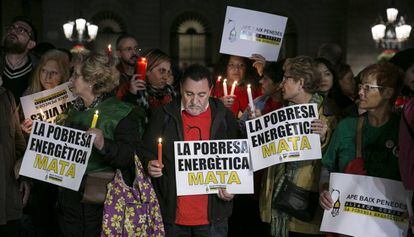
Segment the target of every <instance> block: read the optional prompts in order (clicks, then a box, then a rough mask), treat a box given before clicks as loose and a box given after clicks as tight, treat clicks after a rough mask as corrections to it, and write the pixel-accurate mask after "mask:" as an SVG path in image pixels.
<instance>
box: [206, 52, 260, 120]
mask: <svg viewBox="0 0 414 237" xmlns="http://www.w3.org/2000/svg"><path fill="white" fill-rule="evenodd" d="M252 61H253V66H255V67H256V70H257V72H256V71H255V69H254V68H253V67H251V65H252ZM265 62H266V61H265V59H264V58H263V56H261V55H258V54H253V55H252V57H251V58H250V60H249V58H245V57H240V56H235V55H223V56H222V57H221V59H220V63H219V64H218V67H219V68H218V69H217V71H218V72H216V74H217V75H219V74H220V75H222V78H221V83H220V84H216V85H215V86H214V89H213V92H212V95H213V96H214V97H216V98H219V99H220V100H221V101H222V102H223V103H224V106H226V107H227V108H229V109H230V110H231V111H232V112H233V114H234V116H236V118H238V117H240V116H241V115H242V113H243V112H244V110H245V109H246V108H247V105H248V104H249V100H248V97H247V85H248V84H251V85H252V95H253V99H255V98H256V97H258V96H260V95H261V88H260V85H259V84H258V83H257V82H258V81H259V80H256V79H258V77H260V76H261V75H263V68H264V66H265ZM220 67H224V68H220ZM258 74H259V75H258ZM224 79H227V82H226V83H227V88H226V89H227V91H228V94H227V95H224V92H223V84H222V82H224ZM234 82H237V87H236V88H235V90H234V94H233V95H231V87H232V85H233V83H234Z"/></svg>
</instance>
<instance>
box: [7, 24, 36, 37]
mask: <svg viewBox="0 0 414 237" xmlns="http://www.w3.org/2000/svg"><path fill="white" fill-rule="evenodd" d="M6 31H8V32H11V31H14V32H16V33H17V34H19V35H21V34H23V33H26V34H27V35H28V36H29V37H32V34H31V33H30V31H29V30H28V29H26V28H24V27H22V26H19V25H9V26H7V27H6Z"/></svg>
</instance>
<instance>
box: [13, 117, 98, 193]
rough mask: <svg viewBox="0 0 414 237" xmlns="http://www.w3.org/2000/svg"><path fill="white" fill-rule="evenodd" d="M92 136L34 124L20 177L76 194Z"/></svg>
mask: <svg viewBox="0 0 414 237" xmlns="http://www.w3.org/2000/svg"><path fill="white" fill-rule="evenodd" d="M94 140H95V135H89V136H88V135H86V133H85V132H84V131H81V130H77V129H72V128H68V127H63V126H59V125H55V124H51V123H46V122H41V121H38V120H35V121H33V127H32V132H31V133H30V138H29V143H28V145H27V149H26V152H25V154H24V157H23V163H22V166H21V168H20V175H24V176H27V177H30V178H34V179H37V180H41V181H45V182H48V183H52V184H56V185H59V186H62V187H65V188H69V189H72V190H75V191H78V189H79V186H80V183H81V181H82V177H83V175H84V173H85V170H86V166H87V165H88V161H89V157H90V155H91V152H92V146H93V141H94Z"/></svg>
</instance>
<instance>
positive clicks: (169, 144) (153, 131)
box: [137, 98, 240, 223]
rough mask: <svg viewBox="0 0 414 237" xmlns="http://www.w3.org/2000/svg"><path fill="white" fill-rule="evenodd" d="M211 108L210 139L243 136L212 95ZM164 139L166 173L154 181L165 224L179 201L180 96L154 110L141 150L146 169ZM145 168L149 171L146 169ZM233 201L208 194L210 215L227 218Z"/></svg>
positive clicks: (171, 218) (231, 116)
mask: <svg viewBox="0 0 414 237" xmlns="http://www.w3.org/2000/svg"><path fill="white" fill-rule="evenodd" d="M209 103H210V109H211V116H212V117H211V121H212V124H211V131H210V139H211V140H224V139H236V138H238V137H239V135H240V131H239V127H238V124H237V121H236V119H235V118H234V116H233V114H232V112H231V111H230V110H228V109H226V108H225V107H224V105H223V103H222V102H221V101H219V100H217V99H214V98H210V100H209ZM159 137H162V139H163V164H164V168H163V170H162V172H163V175H162V176H161V177H159V178H153V179H152V183H153V185H154V188H155V191H156V193H157V196H158V200H159V203H160V205H161V212H162V217H163V219H164V222H165V223H174V222H175V214H176V204H177V190H176V181H175V163H174V141H183V140H184V135H183V122H182V118H181V98H178V99H177V100H174V101H172V102H171V103H169V104H167V105H164V106H162V107H159V108H156V109H155V110H154V111H153V112H152V116H151V118H150V120H149V124H148V127H147V130H146V132H145V133H144V136H143V139H142V140H143V144H142V146H141V148H140V149H139V151H138V152H137V153H138V154H139V155H140V158H141V160H142V162H143V165H144V167H145V169H146V167H147V166H148V162H149V161H150V160H153V159H156V157H157V144H158V138H159ZM146 171H148V170H147V169H146ZM232 207H233V202H232V201H231V202H227V201H224V200H221V199H220V198H218V196H217V195H216V194H211V195H209V199H208V218H209V221H210V222H216V221H220V220H223V219H225V218H228V217H229V216H230V215H231V213H232Z"/></svg>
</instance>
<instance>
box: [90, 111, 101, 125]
mask: <svg viewBox="0 0 414 237" xmlns="http://www.w3.org/2000/svg"><path fill="white" fill-rule="evenodd" d="M98 118H99V111H98V110H96V111H95V114H94V115H93V119H92V123H91V128H95V127H96V123H97V122H98Z"/></svg>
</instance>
